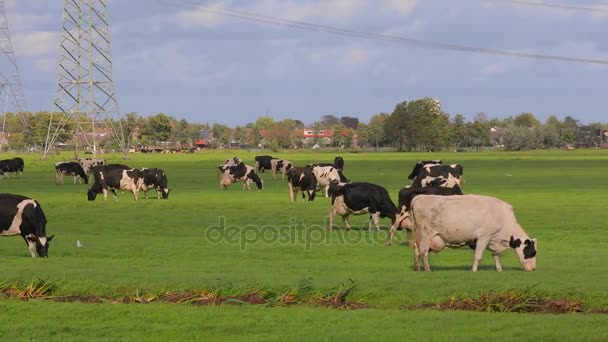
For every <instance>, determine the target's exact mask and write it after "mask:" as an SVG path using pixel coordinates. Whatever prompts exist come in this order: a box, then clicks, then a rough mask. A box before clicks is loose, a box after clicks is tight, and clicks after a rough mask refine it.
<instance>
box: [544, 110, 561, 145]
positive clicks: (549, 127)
mask: <svg viewBox="0 0 608 342" xmlns="http://www.w3.org/2000/svg"><path fill="white" fill-rule="evenodd" d="M541 132H542V135H543V145H544V147H545V148H555V147H559V146H560V145H561V143H562V139H561V122H560V121H559V120H558V119H557V118H556V117H555V116H553V115H551V116H550V117H549V118H547V121H545V123H544V124H543V126H542V127H541Z"/></svg>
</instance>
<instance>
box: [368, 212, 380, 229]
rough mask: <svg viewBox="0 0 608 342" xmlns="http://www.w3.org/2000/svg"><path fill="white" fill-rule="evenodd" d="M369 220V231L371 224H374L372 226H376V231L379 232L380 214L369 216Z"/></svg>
mask: <svg viewBox="0 0 608 342" xmlns="http://www.w3.org/2000/svg"><path fill="white" fill-rule="evenodd" d="M369 218H370V222H369V230H370V231H371V230H372V222H373V223H374V225H375V226H376V231H380V212H377V213H374V214H371V215H370V216H369Z"/></svg>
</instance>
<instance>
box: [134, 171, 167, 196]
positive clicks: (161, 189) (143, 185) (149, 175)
mask: <svg viewBox="0 0 608 342" xmlns="http://www.w3.org/2000/svg"><path fill="white" fill-rule="evenodd" d="M150 189H154V190H155V191H156V198H157V199H160V197H161V195H162V197H163V199H168V198H169V192H170V191H171V189H169V187H168V185H167V175H166V174H165V171H163V169H157V168H153V169H148V168H143V169H139V190H140V191H143V192H144V196H145V197H146V199H148V190H150Z"/></svg>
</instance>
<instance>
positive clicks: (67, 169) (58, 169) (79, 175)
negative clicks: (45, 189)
mask: <svg viewBox="0 0 608 342" xmlns="http://www.w3.org/2000/svg"><path fill="white" fill-rule="evenodd" d="M64 175H69V176H74V184H76V179H78V184H81V179H84V184H89V176H87V173H86V172H84V169H83V168H82V166H81V165H80V164H79V163H76V162H58V163H55V184H59V183H61V184H63V176H64Z"/></svg>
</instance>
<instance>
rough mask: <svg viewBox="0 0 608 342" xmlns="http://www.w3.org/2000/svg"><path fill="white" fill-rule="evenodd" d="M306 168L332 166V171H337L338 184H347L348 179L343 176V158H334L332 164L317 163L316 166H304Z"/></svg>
mask: <svg viewBox="0 0 608 342" xmlns="http://www.w3.org/2000/svg"><path fill="white" fill-rule="evenodd" d="M306 166H308V167H314V166H333V167H334V169H336V170H337V171H338V175H339V176H340V182H342V183H345V182H348V179H347V178H346V176H345V175H344V172H343V171H344V158H342V157H340V156H337V157H335V158H334V163H333V164H330V163H317V164H308V165H306Z"/></svg>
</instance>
